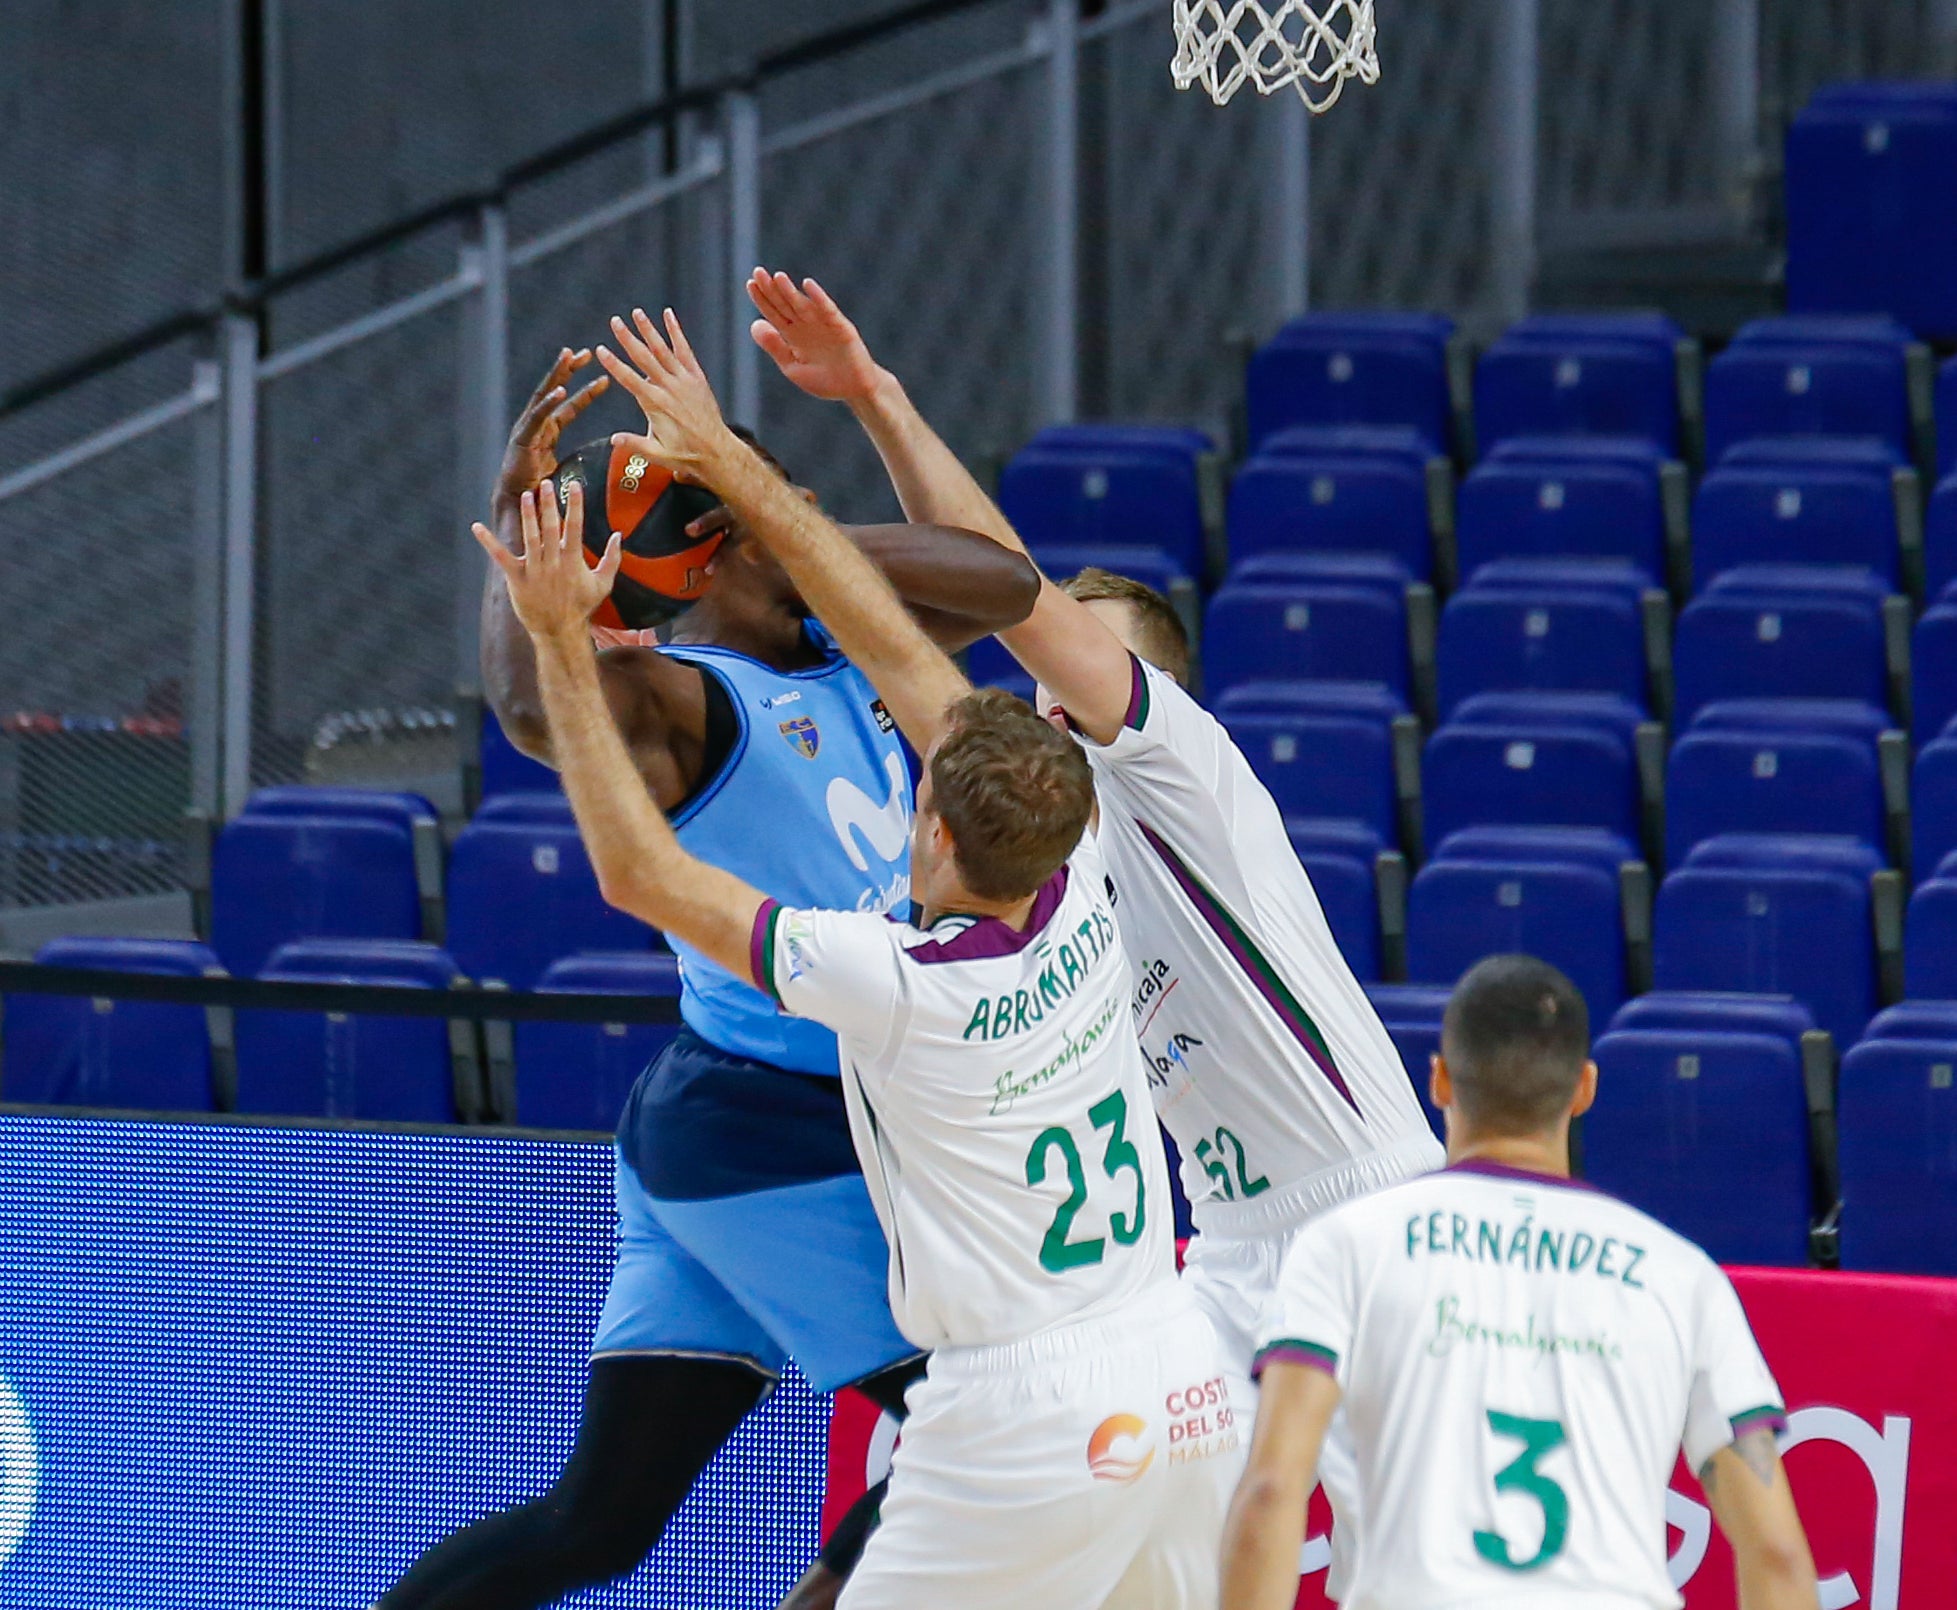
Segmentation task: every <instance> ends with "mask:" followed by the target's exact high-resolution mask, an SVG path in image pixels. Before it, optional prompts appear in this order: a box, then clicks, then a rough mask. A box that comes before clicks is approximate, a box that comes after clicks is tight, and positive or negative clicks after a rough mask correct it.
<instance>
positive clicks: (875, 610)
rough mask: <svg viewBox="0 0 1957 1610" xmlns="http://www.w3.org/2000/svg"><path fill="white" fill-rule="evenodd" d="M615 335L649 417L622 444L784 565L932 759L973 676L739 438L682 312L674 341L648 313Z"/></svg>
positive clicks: (626, 381)
mask: <svg viewBox="0 0 1957 1610" xmlns="http://www.w3.org/2000/svg"><path fill="white" fill-rule="evenodd" d="M612 333H613V335H615V336H616V337H617V339H618V342H619V345H620V347H621V348H622V349H623V350H624V354H625V356H624V357H621V356H620V355H619V354H618V353H616V352H613V351H611V350H610V349H608V348H605V347H600V348H599V349H598V360H599V362H600V363H602V364H603V365H604V366H605V368H606V369H607V370H608V371H609V372H610V374H611V375H612V378H613V379H615V380H617V381H618V382H619V384H620V385H622V386H624V387H625V389H626V390H627V391H629V392H631V393H632V395H633V397H635V398H636V399H637V400H638V402H639V405H640V406H641V407H642V408H643V409H644V410H645V415H646V433H645V435H643V436H634V437H629V438H626V437H621V438H620V440H629V442H630V443H631V445H632V446H633V447H634V448H635V449H636V450H637V451H639V452H642V453H644V454H645V455H646V457H648V458H649V459H651V460H652V461H653V462H654V463H656V464H663V465H665V466H666V467H667V468H669V469H670V470H672V471H673V473H674V474H675V475H678V476H681V477H683V478H684V479H686V480H689V481H696V482H699V483H701V484H703V485H707V486H711V487H713V488H714V490H715V491H717V492H718V493H719V494H720V496H721V499H722V501H724V502H725V503H726V505H727V506H728V507H729V508H730V509H732V510H733V511H734V512H735V513H736V514H737V515H738V516H739V517H740V518H741V520H742V521H743V522H744V523H745V524H746V526H747V528H748V530H749V531H750V532H751V533H752V534H753V536H754V537H755V539H756V540H757V541H759V542H760V543H761V544H762V545H763V546H764V547H766V548H767V549H768V550H769V552H771V553H772V554H773V555H774V556H775V558H776V559H778V560H780V561H781V565H782V568H783V569H784V570H786V571H787V572H788V575H789V579H790V580H792V581H793V582H794V583H795V586H796V588H797V590H798V591H799V592H800V593H801V595H802V598H803V601H804V602H805V603H807V604H808V606H809V608H810V609H812V610H813V611H814V612H815V614H816V616H817V618H818V619H820V620H821V621H822V623H823V625H825V626H826V627H828V629H829V631H830V632H831V633H832V634H834V636H835V639H836V641H837V643H838V644H839V645H840V646H841V648H842V650H843V652H844V653H845V654H847V655H848V656H849V657H850V659H851V660H853V661H854V662H855V663H856V665H857V666H858V667H859V668H860V669H861V670H862V671H863V673H864V674H865V675H866V676H868V677H869V679H870V681H871V683H872V684H874V686H875V687H876V690H877V692H878V693H879V694H880V695H882V697H883V700H884V702H885V703H886V704H887V705H888V706H889V707H890V713H891V715H892V716H894V717H895V718H896V721H897V725H898V726H899V727H901V728H902V729H903V732H904V735H905V737H907V738H909V739H910V741H911V743H912V745H913V746H914V747H915V748H916V749H917V751H918V753H919V754H923V753H925V752H927V751H928V750H929V749H930V747H931V745H932V744H933V743H934V742H935V741H936V739H937V737H938V734H939V733H940V732H941V731H942V729H943V726H944V713H945V709H946V707H947V706H948V705H950V704H951V703H952V702H953V701H954V700H956V699H958V698H960V697H962V696H963V695H964V694H966V693H968V692H970V691H971V685H970V684H969V683H968V682H966V680H965V678H964V675H963V674H962V673H961V672H960V671H959V669H958V668H957V667H956V666H955V665H953V664H952V663H951V661H950V660H949V659H948V658H947V657H946V655H945V652H944V650H943V649H941V648H939V647H938V645H937V644H935V643H933V642H932V641H931V639H930V638H929V637H928V636H926V635H925V633H924V630H923V629H922V628H921V627H920V626H919V625H918V623H917V622H916V621H915V620H914V619H912V617H911V615H910V613H909V612H908V611H907V610H906V609H905V608H904V606H903V604H902V602H900V601H899V599H898V597H897V594H896V593H895V592H894V591H893V590H892V589H891V586H890V583H889V582H888V581H887V580H885V578H884V576H883V573H882V572H881V571H879V570H878V569H877V567H876V565H875V564H873V563H872V562H871V561H870V559H869V558H868V557H867V556H866V555H865V554H864V553H863V552H862V551H861V550H860V549H859V548H857V546H856V545H855V544H854V543H852V542H851V541H850V540H849V539H848V538H847V537H845V536H844V535H843V534H842V532H841V531H839V530H838V529H837V528H836V526H835V525H834V524H833V523H831V521H830V520H829V519H828V518H827V517H826V516H825V515H824V514H823V513H822V512H821V511H820V510H818V509H816V508H815V507H814V506H813V505H811V504H810V503H808V502H806V501H805V500H804V499H802V498H801V497H799V496H797V495H796V493H795V491H794V489H793V488H792V487H790V486H789V485H788V484H787V483H786V482H784V481H783V480H782V479H781V478H780V477H779V476H777V475H776V474H775V473H774V472H773V471H772V470H770V469H769V468H768V466H767V465H765V464H763V463H762V462H761V460H760V458H759V457H757V456H756V455H755V453H754V451H753V450H752V449H751V448H749V447H748V446H747V444H746V443H744V442H742V441H741V440H740V438H739V437H737V436H736V435H735V434H734V433H733V432H732V431H731V430H729V429H728V428H727V424H726V422H725V421H724V420H723V419H722V418H721V415H720V405H719V404H718V403H717V402H716V401H715V400H714V394H713V388H712V387H711V386H710V385H708V383H707V378H706V375H705V373H704V372H703V371H702V370H701V368H700V364H699V360H698V359H697V358H695V357H694V355H693V349H692V348H691V347H690V346H689V345H688V344H687V340H686V332H685V331H684V330H682V329H681V328H680V323H679V320H678V319H677V318H676V317H674V315H673V313H672V311H671V310H670V309H668V310H667V313H666V332H665V335H664V336H662V335H661V333H660V331H659V329H658V327H657V326H656V325H655V324H654V323H653V321H652V320H651V318H650V317H648V316H647V315H646V313H645V312H644V311H643V310H637V311H635V312H634V314H633V323H632V324H627V323H626V322H625V321H624V320H623V319H613V320H612ZM669 340H670V345H669V344H668V342H669ZM628 358H629V359H630V362H628V361H626V360H627V359H628ZM635 366H636V367H635Z"/></svg>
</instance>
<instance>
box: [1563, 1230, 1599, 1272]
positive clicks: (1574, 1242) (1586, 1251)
mask: <svg viewBox="0 0 1957 1610" xmlns="http://www.w3.org/2000/svg"><path fill="white" fill-rule="evenodd" d="M1596 1250H1597V1238H1596V1237H1595V1236H1593V1235H1588V1234H1586V1233H1585V1232H1584V1231H1582V1230H1578V1231H1577V1232H1576V1234H1574V1235H1572V1236H1571V1237H1570V1273H1571V1274H1573V1275H1575V1274H1581V1273H1582V1272H1583V1266H1584V1265H1585V1264H1587V1263H1588V1262H1589V1261H1590V1254H1591V1253H1593V1252H1595V1251H1596Z"/></svg>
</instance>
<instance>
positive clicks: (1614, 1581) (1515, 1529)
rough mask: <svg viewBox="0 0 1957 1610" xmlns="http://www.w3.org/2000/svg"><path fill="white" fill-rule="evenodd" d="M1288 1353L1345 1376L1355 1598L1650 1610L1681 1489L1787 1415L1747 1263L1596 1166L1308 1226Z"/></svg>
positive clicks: (1381, 1198)
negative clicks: (1683, 1479)
mask: <svg viewBox="0 0 1957 1610" xmlns="http://www.w3.org/2000/svg"><path fill="white" fill-rule="evenodd" d="M1258 1340H1259V1351H1258V1367H1259V1368H1260V1369H1261V1368H1263V1367H1264V1366H1265V1365H1267V1364H1269V1363H1270V1362H1271V1361H1272V1360H1274V1359H1275V1360H1283V1361H1285V1362H1287V1363H1294V1364H1304V1365H1309V1366H1314V1367H1316V1368H1319V1369H1323V1370H1326V1371H1327V1372H1329V1373H1330V1374H1332V1375H1333V1377H1334V1378H1335V1379H1336V1380H1337V1381H1338V1383H1339V1386H1340V1388H1341V1390H1342V1392H1343V1400H1342V1401H1343V1407H1344V1410H1345V1413H1346V1416H1347V1419H1348V1421H1349V1423H1350V1426H1351V1431H1352V1440H1353V1442H1354V1444H1355V1445H1356V1447H1357V1450H1358V1464H1359V1468H1358V1491H1357V1500H1358V1504H1359V1513H1360V1524H1359V1526H1358V1528H1357V1531H1358V1535H1357V1538H1356V1543H1357V1550H1356V1553H1355V1554H1354V1555H1353V1556H1352V1565H1351V1576H1350V1578H1349V1581H1348V1584H1347V1589H1346V1593H1345V1597H1344V1598H1343V1599H1342V1600H1341V1603H1342V1604H1343V1605H1344V1606H1345V1610H1387V1607H1389V1606H1395V1607H1396V1606H1402V1605H1421V1606H1424V1607H1429V1610H1447V1607H1452V1606H1465V1605H1470V1604H1472V1605H1495V1604H1500V1605H1503V1606H1529V1607H1535V1606H1541V1607H1543V1610H1547V1607H1549V1606H1552V1605H1554V1606H1557V1607H1559V1610H1562V1607H1569V1606H1582V1607H1584V1610H1592V1607H1619V1606H1621V1607H1624V1610H1632V1607H1649V1610H1673V1607H1675V1606H1677V1605H1678V1604H1679V1602H1680V1600H1679V1596H1678V1594H1677V1592H1676V1591H1674V1589H1673V1588H1672V1585H1671V1581H1670V1579H1669V1577H1668V1576H1667V1575H1666V1570H1665V1488H1666V1485H1667V1483H1668V1482H1669V1481H1670V1479H1671V1474H1672V1467H1673V1464H1674V1462H1675V1461H1676V1460H1677V1458H1678V1453H1679V1449H1680V1447H1681V1446H1683V1448H1684V1450H1685V1456H1686V1459H1687V1460H1688V1462H1689V1463H1690V1464H1691V1467H1692V1468H1693V1469H1694V1470H1697V1469H1699V1468H1700V1467H1701V1466H1702V1465H1703V1464H1704V1463H1705V1461H1706V1460H1708V1459H1710V1458H1711V1457H1712V1456H1713V1454H1715V1453H1717V1452H1718V1451H1719V1450H1720V1449H1721V1448H1724V1447H1726V1446H1728V1445H1729V1444H1730V1443H1732V1442H1733V1441H1735V1440H1736V1439H1737V1438H1738V1437H1740V1436H1741V1435H1743V1434H1744V1433H1745V1432H1747V1431H1749V1430H1752V1429H1756V1428H1758V1427H1760V1426H1765V1425H1778V1424H1779V1423H1780V1422H1781V1421H1782V1419H1783V1413H1782V1408H1781V1395H1780V1388H1779V1387H1778V1386H1777V1385H1776V1384H1775V1382H1774V1378H1773V1376H1772V1374H1771V1373H1770V1372H1769V1371H1768V1369H1767V1365H1766V1361H1765V1360H1764V1359H1763V1358H1762V1357H1761V1356H1760V1349H1759V1346H1758V1344H1757V1343H1756V1342H1755V1341H1754V1339H1753V1333H1752V1331H1751V1330H1750V1329H1749V1328H1748V1326H1747V1322H1746V1314H1745V1311H1744V1310H1743V1309H1742V1308H1741V1307H1740V1301H1739V1297H1738V1296H1737V1295H1736V1294H1735V1292H1734V1291H1733V1287H1732V1283H1731V1282H1730V1281H1729V1280H1728V1279H1727V1278H1726V1276H1725V1274H1724V1273H1723V1272H1722V1271H1721V1270H1720V1268H1719V1266H1718V1265H1717V1264H1715V1263H1714V1262H1713V1261H1712V1260H1711V1259H1710V1258H1708V1257H1707V1256H1706V1255H1705V1253H1703V1252H1702V1251H1700V1250H1699V1248H1698V1247H1696V1246H1694V1245H1693V1244H1692V1243H1691V1242H1689V1241H1687V1240H1686V1239H1685V1238H1684V1237H1683V1236H1680V1235H1676V1234H1674V1233H1673V1232H1672V1231H1670V1230H1668V1229H1666V1228H1665V1227H1664V1226H1663V1225H1662V1224H1659V1223H1658V1222H1657V1221H1656V1220H1655V1219H1651V1218H1648V1217H1646V1215H1644V1214H1642V1213H1640V1212H1638V1210H1637V1209H1635V1208H1632V1207H1628V1206H1626V1205H1625V1204H1624V1203H1622V1202H1619V1201H1616V1200H1615V1199H1613V1198H1611V1197H1608V1196H1605V1195H1603V1194H1602V1193H1601V1192H1598V1191H1593V1190H1592V1189H1590V1188H1589V1187H1587V1186H1583V1185H1577V1184H1572V1183H1571V1182H1570V1181H1568V1180H1562V1179H1552V1178H1550V1177H1549V1176H1546V1175H1540V1174H1529V1173H1524V1172H1522V1171H1520V1170H1516V1169H1507V1168H1502V1167H1500V1166H1499V1165H1495V1164H1489V1163H1473V1162H1471V1163H1463V1164H1458V1165H1456V1166H1455V1167H1453V1168H1450V1169H1448V1170H1446V1171H1445V1172H1443V1173H1439V1174H1431V1175H1428V1176H1427V1177H1426V1178H1424V1179H1418V1180H1411V1181H1408V1182H1406V1183H1404V1184H1401V1185H1396V1186H1391V1187H1389V1188H1388V1189H1386V1190H1383V1191H1380V1192H1378V1193H1377V1194H1375V1195H1373V1196H1369V1197H1365V1198H1363V1199H1361V1200H1359V1201H1357V1202H1352V1203H1349V1204H1347V1205H1346V1206H1344V1207H1342V1208H1338V1209H1336V1210H1335V1211H1333V1212H1332V1213H1329V1214H1326V1215H1325V1216H1323V1217H1322V1218H1319V1219H1317V1220H1315V1221H1314V1222H1312V1223H1311V1224H1309V1225H1307V1226H1305V1228H1304V1229H1303V1230H1301V1231H1300V1232H1299V1233H1298V1235H1297V1238H1296V1239H1295V1240H1294V1241H1293V1243H1292V1245H1291V1250H1290V1251H1289V1253H1288V1254H1287V1255H1286V1258H1285V1263H1284V1272H1283V1274H1282V1276H1281V1277H1280V1279H1279V1282H1278V1289H1277V1292H1276V1294H1275V1295H1274V1296H1273V1297H1272V1299H1271V1301H1270V1304H1269V1306H1268V1307H1267V1309H1266V1311H1265V1315H1264V1323H1263V1327H1262V1332H1261V1334H1260V1336H1259V1339H1258Z"/></svg>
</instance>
